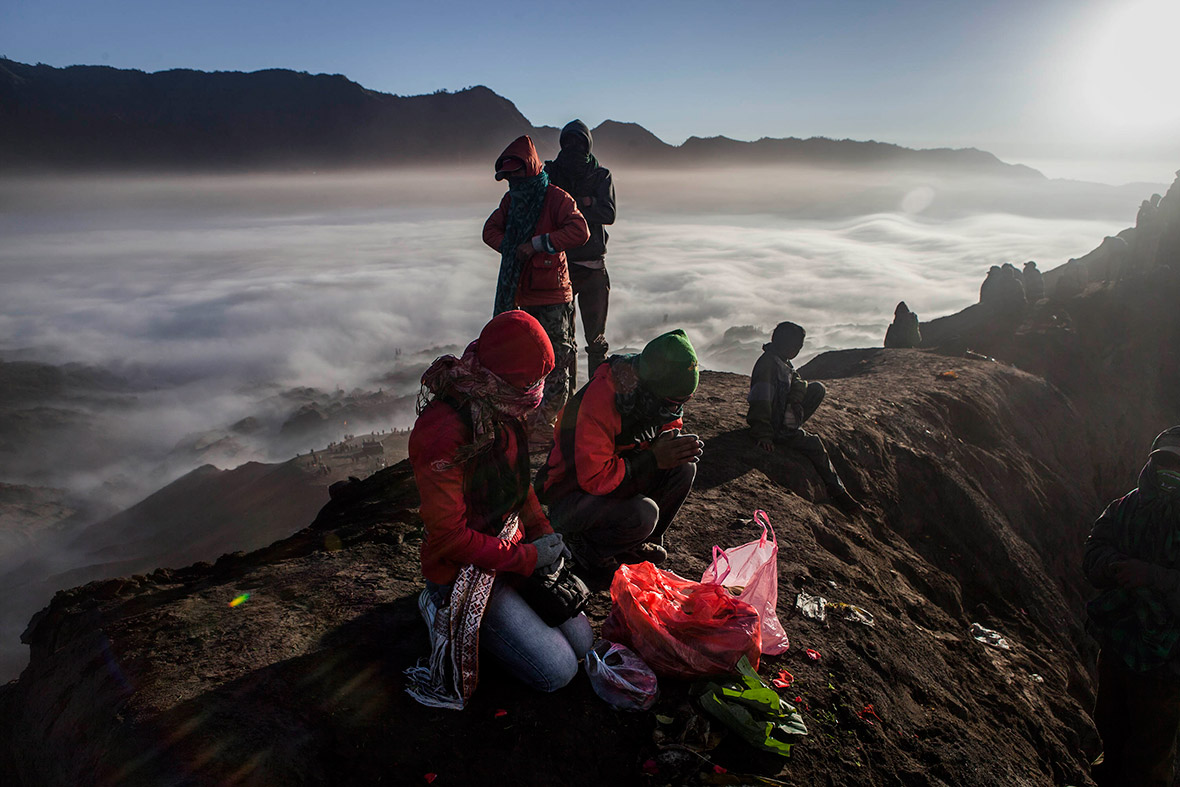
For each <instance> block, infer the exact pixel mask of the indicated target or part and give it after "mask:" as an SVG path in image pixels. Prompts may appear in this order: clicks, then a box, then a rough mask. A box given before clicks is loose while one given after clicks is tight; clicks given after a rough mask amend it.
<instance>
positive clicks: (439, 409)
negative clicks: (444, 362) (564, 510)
mask: <svg viewBox="0 0 1180 787" xmlns="http://www.w3.org/2000/svg"><path fill="white" fill-rule="evenodd" d="M465 432H466V429H465V427H464V426H463V424H462V422H461V421H460V419H459V416H458V415H457V414H456V413H454V411H452V410H450V408H447V407H446V406H445V405H435V406H432V407H430V408H428V409H427V411H424V412H423V413H422V415H421V416H420V417H419V418H418V422H417V423H416V424H415V425H414V431H413V433H412V434H411V435H410V446H409V448H410V464H411V465H412V466H413V468H414V480H415V481H416V482H417V484H418V493H419V495H420V496H421V498H422V506H421V508H420V509H419V513H420V514H421V516H422V521H423V523H424V524H425V526H426V538H425V540H424V541H423V542H422V564H423V573H424V574H427V571H428V570H429V569H430V568H431V567H447V568H458V567H462V566H465V565H467V564H468V563H471V564H474V565H476V566H478V567H480V568H486V569H491V570H495V571H511V572H513V573H516V574H526V575H527V574H531V573H532V571H533V569H534V568H535V567H536V563H537V548H536V547H534V546H533V545H532V544H525V543H509V542H507V541H505V540H503V539H501V538H498V537H496V536H495V535H494V534H493V535H489V534H487V533H481V532H479V531H478V530H474V529H472V528H470V527H468V526H467V504H466V501H465V500H464V498H463V468H462V466H460V465H457V464H455V462H454V458H455V450H456V449H457V448H459V446H461V445H463V444H465V443H466V442H468V441H469V440H470V435H468V434H465ZM534 502H535V498H534ZM547 524H548V523H547V522H546V525H547ZM427 579H431V581H438V580H436V579H434V578H432V577H431V576H430V575H429V574H427ZM447 581H450V580H449V579H443V582H447Z"/></svg>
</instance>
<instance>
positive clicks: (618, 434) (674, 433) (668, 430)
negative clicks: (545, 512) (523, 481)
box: [536, 330, 704, 575]
mask: <svg viewBox="0 0 1180 787" xmlns="http://www.w3.org/2000/svg"><path fill="white" fill-rule="evenodd" d="M697 382H698V372H697V356H696V351H694V350H693V347H692V344H691V343H690V342H689V340H688V337H687V336H686V335H685V334H684V331H682V330H675V331H671V332H669V333H665V334H663V335H662V336H658V337H656V338H655V339H653V340H652V341H651V342H650V343H648V345H647V346H646V347H645V348H644V349H643V352H641V353H639V354H631V355H613V356H611V357H610V358H609V359H608V360H607V361H606V363H603V364H601V365H600V366H599V367H598V369H597V370H596V371H595V373H594V376H593V377H592V378H591V380H590V382H589V383H587V384H586V386H585V387H583V388H582V389H581V390H580V391H578V393H576V394H575V395H574V396H573V398H571V399H570V400H569V402H568V403H567V404H566V406H565V409H564V410H563V411H562V413H561V416H560V418H559V419H558V421H557V429H556V441H555V443H554V446H553V449H552V450H551V451H550V453H549V459H548V461H547V462H546V464H545V466H544V467H542V468H541V471H540V472H539V473H538V474H537V482H536V487H537V493H538V495H539V496H540V498H541V500H542V501H543V502H545V503H547V504H548V505H549V519H550V522H551V523H552V525H553V528H554V529H555V530H556V531H557V532H559V533H562V534H563V535H564V536H565V537H566V540H567V543H568V544H569V546H570V549H571V550H572V551H573V553H574V559H575V561H576V562H577V563H578V564H579V567H580V568H581V569H582V570H583V572H585V573H588V574H590V575H594V574H596V573H604V572H606V571H613V570H614V569H615V568H616V567H617V566H618V564H619V563H640V562H643V561H650V562H651V563H654V564H659V563H662V562H663V561H664V560H665V559H666V558H667V557H668V553H667V551H666V550H665V549H664V534H665V533H666V532H667V530H668V527H669V526H670V525H671V524H672V520H673V519H674V518H675V516H676V512H677V511H679V510H680V506H681V504H682V503H684V500H685V498H687V497H688V493H689V491H690V490H691V489H692V482H693V479H694V478H695V477H696V462H697V460H698V459H699V458H700V456H701V452H702V450H703V448H704V443H702V442H701V441H700V440H699V439H697V436H696V435H694V434H682V432H681V430H682V428H683V422H682V420H681V416H682V413H683V407H684V403H685V402H686V401H688V399H689V397H691V396H692V395H693V393H694V392H695V391H696V389H697Z"/></svg>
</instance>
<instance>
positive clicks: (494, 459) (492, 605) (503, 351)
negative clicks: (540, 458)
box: [410, 310, 593, 707]
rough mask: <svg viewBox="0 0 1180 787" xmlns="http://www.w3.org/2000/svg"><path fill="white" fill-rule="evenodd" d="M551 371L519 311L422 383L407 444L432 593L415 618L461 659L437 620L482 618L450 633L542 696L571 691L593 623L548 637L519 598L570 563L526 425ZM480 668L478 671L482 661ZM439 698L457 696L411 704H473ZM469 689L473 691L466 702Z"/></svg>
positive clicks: (547, 351) (581, 619) (535, 328)
mask: <svg viewBox="0 0 1180 787" xmlns="http://www.w3.org/2000/svg"><path fill="white" fill-rule="evenodd" d="M552 369H553V349H552V347H551V346H550V343H549V339H548V337H546V335H545V332H544V331H543V330H542V329H541V326H540V325H539V324H538V323H537V321H536V320H535V319H534V318H532V317H530V316H529V315H528V314H525V313H524V312H522V311H519V310H514V311H509V312H505V313H503V314H501V315H499V316H497V317H495V318H493V319H492V321H491V322H489V323H488V324H487V325H486V326H485V327H484V329H483V332H482V333H480V336H479V339H478V340H476V341H474V342H472V343H471V344H470V345H469V346H468V347H467V350H466V351H465V352H464V353H463V356H462V357H461V358H455V357H454V356H451V355H447V356H443V357H442V358H439V359H438V360H437V361H435V362H434V364H433V365H432V366H431V367H430V369H428V370H427V371H426V373H425V374H424V375H423V376H422V396H421V400H420V402H421V401H425V402H426V404H424V405H423V404H421V403H420V405H419V406H420V409H419V415H418V420H417V422H416V423H415V424H414V430H413V433H412V434H411V435H410V463H411V464H412V465H413V468H414V478H415V480H416V481H417V484H418V491H419V493H420V495H421V498H422V506H421V509H420V511H421V515H422V521H423V523H424V524H425V527H426V538H425V539H424V540H423V542H422V547H421V557H422V574H423V575H424V576H425V578H426V590H424V591H423V592H422V595H421V597H420V599H419V607H420V609H421V610H422V613H423V617H425V618H426V620H427V626H428V627H429V628H430V629H431V630H432V637H433V640H432V645H433V647H434V649H435V650H436V652H437V651H438V650H439V649H440V647H443V646H449V647H452V648H455V649H460V648H462V647H463V643H461V642H451V643H447V642H445V641H444V642H442V643H440V642H438V639H439V637H438V634H439V628H440V627H437V626H435V625H434V618H435V616H436V615H439V614H449V615H475V618H474V619H470V618H464V619H463V620H461V621H458V622H456V621H451V625H450V627H449V629H450V631H451V632H456V631H458V632H459V634H462V632H463V631H464V630H465V629H466V630H469V631H471V632H474V630H475V624H477V623H478V631H479V632H480V635H481V636H480V637H479V639H478V642H479V646H480V649H481V650H482V651H483V652H484V653H487V654H488V655H491V656H492V657H493V658H495V659H496V660H498V661H500V662H502V663H503V664H504V665H505V666H506V667H507V669H508V671H509V672H511V673H512V674H513V675H515V676H516V677H518V678H519V679H521V680H522V681H524V682H525V683H527V684H529V685H530V686H533V687H534V688H537V689H540V690H542V691H553V690H554V689H558V688H561V687H562V686H564V685H565V684H566V683H568V682H569V681H570V680H571V679H572V678H573V677H574V675H575V674H576V673H577V669H578V660H579V658H581V657H582V656H583V655H584V654H585V653H586V651H587V650H589V649H590V646H591V645H592V644H593V632H592V630H591V628H590V623H589V621H587V619H586V616H585V615H582V614H579V615H578V616H577V617H574V618H571V619H570V620H568V621H566V622H565V623H563V624H561V625H560V626H556V627H552V628H551V627H549V626H547V625H546V624H545V623H544V622H543V621H542V620H541V618H540V617H539V616H538V615H537V613H535V612H534V611H533V610H532V609H531V608H530V607H529V606H528V604H527V603H526V602H525V601H524V600H523V599H522V598H521V596H520V594H519V593H517V592H516V590H514V588H513V585H514V584H515V583H516V582H517V581H518V580H520V579H521V578H523V577H526V576H528V575H529V574H531V573H532V572H533V571H534V570H535V569H538V568H544V567H547V566H550V565H551V564H554V563H555V562H556V561H557V560H558V558H559V557H561V556H562V555H563V554H565V555H568V552H567V551H566V550H565V547H564V545H563V542H562V537H561V536H560V535H557V534H555V533H554V532H553V529H552V528H551V527H550V525H549V520H548V519H547V518H546V517H545V514H544V512H543V511H542V510H541V506H540V504H539V503H538V502H537V497H536V494H535V493H534V491H533V489H532V487H531V485H530V484H529V461H528V450H527V443H526V438H525V432H524V426H523V423H522V419H524V418H525V416H527V415H528V414H529V413H531V412H532V411H533V410H534V409H535V408H536V407H537V405H538V403H539V402H540V400H541V394H542V389H543V386H544V381H545V375H546V374H548V373H549V372H550V371H552ZM489 587H490V589H491V590H490V597H489V595H488V593H487V588H489ZM485 602H486V608H485V607H484V606H483V605H484V603H485ZM481 614H482V622H480V620H481V618H480V617H479V616H480V615H481ZM442 628H444V629H445V628H446V627H442ZM456 636H458V635H456ZM443 638H444V639H445V633H444V636H443ZM462 656H465V657H466V659H467V661H466V662H464V667H463V670H464V671H466V670H468V669H469V668H470V666H471V662H472V661H473V660H474V659H475V657H476V654H474V653H467V654H461V653H457V654H456V657H455V664H456V665H458V664H459V663H460V661H462V659H461V658H460V657H462ZM434 660H435V659H434V658H433V656H432V661H434ZM437 660H438V661H442V660H443V659H437ZM474 664H475V667H476V668H477V667H478V661H474ZM458 671H459V670H458V669H456V672H458ZM444 672H445V670H444ZM423 681H424V682H425V678H423ZM412 682H413V681H412ZM434 689H436V690H437V691H435V693H439V694H441V693H446V694H448V695H449V696H448V697H447V698H445V700H443V699H440V700H439V701H438V702H437V703H435V702H433V701H427V700H431V699H437V698H434V697H427V700H423V699H422V698H421V697H420V696H419V694H420V693H421V694H423V695H430V694H431V691H430V690H429V688H427V689H422V687H421V686H419V687H417V688H412V689H411V694H413V695H414V696H415V697H416V698H419V699H420V701H423V702H426V704H437V705H439V706H442V707H462V704H463V701H465V699H466V697H465V696H464V697H462V699H461V700H460V701H458V703H457V704H454V703H452V702H449V701H446V700H454V696H453V692H449V691H447V692H443V691H441V690H440V687H438V686H435V687H434ZM473 689H474V685H473V682H472V683H471V685H469V687H468V690H467V691H466V692H460V693H461V694H462V693H467V694H469V692H470V690H473Z"/></svg>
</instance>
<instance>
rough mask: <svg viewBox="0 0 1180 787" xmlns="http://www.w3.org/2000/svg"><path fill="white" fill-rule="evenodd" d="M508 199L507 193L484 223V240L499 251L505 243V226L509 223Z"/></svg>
mask: <svg viewBox="0 0 1180 787" xmlns="http://www.w3.org/2000/svg"><path fill="white" fill-rule="evenodd" d="M508 200H509V196H508V195H507V194H505V195H504V198H503V199H501V200H500V204H499V205H498V206H497V207H496V209H495V210H493V211H492V215H491V216H488V220H487V221H485V222H484V223H483V242H484V243H486V244H488V245H489V246H491V247H492V248H493V249H495V250H496V251H499V250H500V245H501V244H503V243H504V227H505V225H506V223H507V216H508Z"/></svg>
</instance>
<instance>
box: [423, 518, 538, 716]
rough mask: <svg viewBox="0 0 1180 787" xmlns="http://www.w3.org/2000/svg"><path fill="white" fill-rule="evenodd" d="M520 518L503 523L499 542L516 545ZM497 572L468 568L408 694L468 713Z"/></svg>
mask: <svg viewBox="0 0 1180 787" xmlns="http://www.w3.org/2000/svg"><path fill="white" fill-rule="evenodd" d="M519 526H520V520H519V518H517V516H516V515H515V514H514V515H512V516H510V517H509V518H508V521H507V522H505V523H504V529H503V530H501V531H500V536H499V537H500V538H502V539H504V540H505V541H509V542H511V541H512V539H513V538H514V537H515V536H516V531H517V529H518V528H519ZM495 580H496V572H495V571H489V570H487V569H483V568H476V567H475V566H473V565H466V566H464V567H463V569H462V570H461V571H460V572H459V576H458V577H457V578H456V579H455V584H454V587H453V588H452V589H451V598H450V602H449V603H448V604H447V605H446V606H445V607H443V608H441V609H440V610H438V613H437V614H436V615H435V616H434V628H433V629H432V630H431V632H430V661H429V662H428V664H422V663H421V662H419V664H418V665H417V666H416V667H410V668H409V669H407V670H406V671H405V676H406V681H407V684H408V685H407V686H406V693H407V694H409V695H410V696H411V697H413V698H414V699H416V700H417V701H418V702H420V703H422V704H423V705H426V706H429V707H431V708H450V709H451V710H463V708H464V707H465V706H466V705H467V701H468V700H469V699H471V695H472V694H473V693H474V692H475V687H476V686H477V685H478V684H479V625H480V623H481V622H482V621H483V613H484V610H485V609H486V608H487V605H488V599H489V598H491V595H492V584H493V583H494V582H495Z"/></svg>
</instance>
